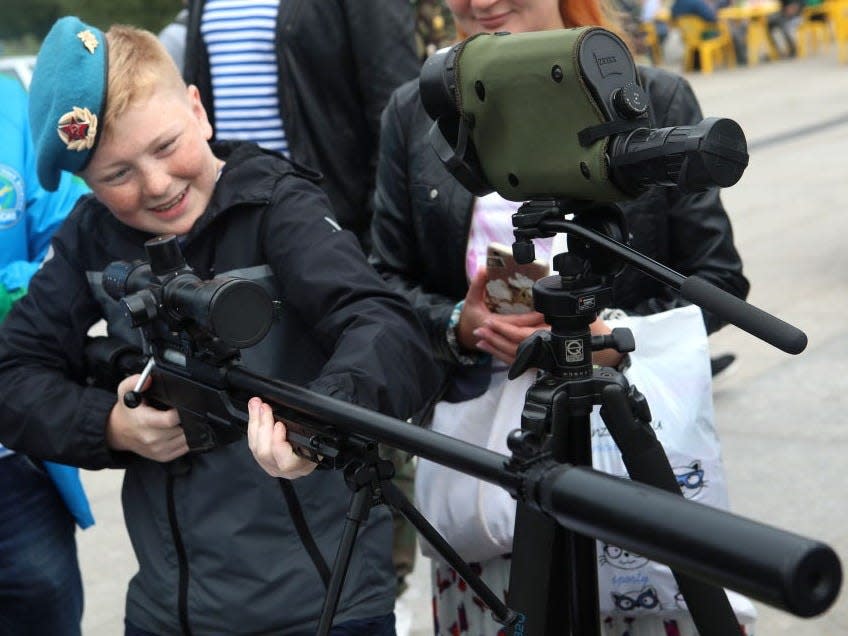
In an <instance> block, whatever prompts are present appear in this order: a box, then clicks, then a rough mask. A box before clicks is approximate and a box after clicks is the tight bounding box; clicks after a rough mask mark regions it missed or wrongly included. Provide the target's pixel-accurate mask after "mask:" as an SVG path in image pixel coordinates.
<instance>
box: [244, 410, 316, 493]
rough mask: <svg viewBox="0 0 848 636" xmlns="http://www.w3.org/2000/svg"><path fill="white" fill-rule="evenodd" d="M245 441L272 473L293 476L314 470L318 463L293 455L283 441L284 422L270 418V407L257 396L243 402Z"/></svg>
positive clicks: (271, 415)
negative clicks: (246, 417) (245, 412)
mask: <svg viewBox="0 0 848 636" xmlns="http://www.w3.org/2000/svg"><path fill="white" fill-rule="evenodd" d="M247 410H248V415H249V418H248V423H247V443H248V446H250V450H251V452H252V453H253V456H254V457H255V458H256V461H257V462H258V463H259V465H260V466H261V467H262V469H263V470H264V471H265V472H266V473H268V474H269V475H271V476H272V477H283V478H284V479H297V478H298V477H304V476H306V475H308V474H309V473H311V472H312V471H313V470H315V467H316V466H317V465H318V464H315V463H314V462H311V461H309V460H308V459H304V458H303V457H301V456H300V455H296V454H295V452H294V449H293V448H292V445H291V444H289V443H288V442H287V441H286V426H285V424H283V423H282V422H275V421H274V414H273V412H272V411H271V407H270V406H268V405H267V404H265V403H264V402H263V401H262V400H260V399H259V398H252V399H251V400H250V401H249V402H248V403H247Z"/></svg>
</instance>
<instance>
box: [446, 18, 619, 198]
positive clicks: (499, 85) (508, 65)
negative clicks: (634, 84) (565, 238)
mask: <svg viewBox="0 0 848 636" xmlns="http://www.w3.org/2000/svg"><path fill="white" fill-rule="evenodd" d="M593 31H602V32H604V33H605V34H607V35H609V36H610V37H612V38H616V39H618V38H617V36H615V35H613V34H612V33H609V32H608V31H605V30H604V29H600V28H598V27H581V28H576V29H556V30H553V31H535V32H530V33H516V34H503V35H490V34H480V35H478V36H475V37H472V38H470V39H469V40H468V41H466V43H465V45H464V48H463V49H462V51H461V52H460V53H459V59H458V60H457V68H458V71H457V93H458V97H459V103H460V105H461V112H462V115H463V117H465V119H466V121H469V122H473V123H472V125H471V126H470V128H471V133H470V135H471V140H472V141H473V143H474V146H475V148H476V149H477V156H478V157H479V161H480V166H481V168H482V170H483V173H484V175H485V177H486V179H487V181H488V182H489V183H490V184H491V185H492V187H494V188H495V190H497V191H498V193H499V194H500V195H501V196H503V197H504V198H505V199H509V200H511V201H525V200H527V199H534V198H537V199H543V198H573V199H581V200H588V201H598V202H611V201H620V200H622V199H626V198H629V197H626V196H625V195H624V194H622V192H621V191H620V190H618V189H617V188H616V187H615V185H613V183H612V182H611V181H610V180H609V175H608V173H607V161H606V158H605V156H606V151H607V143H608V138H607V137H604V138H602V139H600V140H598V141H596V142H595V143H593V144H592V145H590V146H588V147H585V148H584V147H583V146H581V145H580V143H579V141H578V139H577V134H578V133H579V132H580V131H581V130H583V129H584V128H588V127H591V126H596V125H598V124H602V123H604V122H606V121H607V118H606V117H605V115H604V114H603V112H602V111H601V109H600V108H599V107H598V105H597V104H596V103H595V97H593V95H592V94H591V92H590V89H589V87H588V86H587V85H586V83H585V80H584V78H583V76H582V74H581V69H580V62H579V59H578V57H579V52H580V46H581V43H582V42H583V40H584V39H585V38H586V36H587V35H588V34H590V33H592V32H593ZM621 46H622V49H623V50H624V51H625V52H626V51H627V49H626V46H625V45H624V44H623V43H622V44H621ZM628 55H629V53H628ZM556 66H558V67H559V68H560V69H561V70H562V75H561V80H560V81H556V80H555V79H554V75H555V72H554V71H553V69H554V67H556ZM581 163H582V164H584V165H585V168H582V167H581ZM586 168H587V169H588V170H586ZM587 174H588V176H586V175H587Z"/></svg>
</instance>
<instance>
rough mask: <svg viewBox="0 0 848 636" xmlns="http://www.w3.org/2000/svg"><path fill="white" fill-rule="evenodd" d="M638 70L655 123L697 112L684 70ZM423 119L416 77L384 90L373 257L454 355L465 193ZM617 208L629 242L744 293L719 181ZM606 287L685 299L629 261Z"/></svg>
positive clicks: (641, 298) (634, 299)
mask: <svg viewBox="0 0 848 636" xmlns="http://www.w3.org/2000/svg"><path fill="white" fill-rule="evenodd" d="M639 71H640V75H641V79H642V84H643V87H644V88H645V90H646V91H647V94H648V96H649V98H650V107H651V113H652V117H653V123H652V125H653V126H654V127H665V126H677V125H690V124H694V123H697V122H699V121H701V119H702V115H701V110H700V107H699V105H698V102H697V100H696V99H695V96H694V94H693V92H692V89H691V87H690V86H689V84H688V82H686V80H685V79H683V78H682V77H679V76H677V75H674V74H672V73H669V72H667V71H664V70H661V69H655V68H640V69H639ZM431 125H432V122H431V120H430V118H429V117H428V115H427V113H426V112H425V111H424V107H423V106H422V104H421V100H420V98H419V91H418V82H417V81H411V82H408V83H407V84H405V85H404V86H402V87H401V88H400V89H398V90H397V91H396V92H395V93H394V95H392V99H391V100H390V101H389V104H388V105H387V106H386V110H385V112H384V114H383V122H382V132H381V139H380V143H381V150H380V162H379V165H378V169H377V189H376V192H375V198H374V220H373V224H372V241H373V248H372V255H371V262H372V264H373V265H374V266H375V267H376V268H377V270H378V271H379V272H380V273H381V274H382V275H383V277H384V278H385V279H386V280H387V281H388V282H389V284H390V285H391V286H393V287H394V288H395V289H398V290H401V291H403V292H404V293H405V294H406V295H407V297H408V298H409V299H410V301H411V302H412V304H413V306H414V307H415V309H416V311H417V312H418V315H419V317H420V318H421V319H422V321H423V322H424V324H425V327H426V328H427V331H428V334H429V336H430V341H431V343H432V344H433V347H434V349H435V351H436V354H437V357H438V358H439V359H440V360H442V361H443V362H446V363H448V364H455V358H454V356H453V355H452V354H451V352H450V349H449V348H448V344H447V340H446V338H445V330H446V327H447V324H448V320H449V317H450V314H451V311H452V309H453V306H454V305H455V304H456V303H457V302H458V301H459V300H461V299H462V298H464V297H465V294H466V292H467V291H468V281H467V278H466V272H465V252H466V244H467V241H468V233H469V228H470V224H471V213H472V206H473V197H472V195H471V194H470V193H469V192H468V190H466V189H465V188H463V187H462V186H461V185H460V184H459V183H458V182H457V181H456V180H455V179H454V178H453V177H452V176H451V174H450V173H449V172H448V170H447V169H446V168H445V167H444V165H443V164H442V163H441V162H440V160H439V159H438V157H437V156H436V154H435V152H434V151H433V149H432V148H431V147H430V143H429V141H428V137H427V134H428V131H429V129H430V126H431ZM622 207H623V208H624V214H625V218H626V221H627V225H628V227H629V232H630V234H631V241H630V244H631V246H632V247H634V248H635V249H637V250H639V251H640V252H642V253H643V254H645V255H647V256H649V257H651V258H653V259H655V260H658V261H660V262H661V263H664V264H665V265H668V266H669V267H671V268H673V269H675V270H677V271H678V272H680V273H682V274H684V275H687V276H689V275H692V274H698V275H699V276H701V277H703V278H704V279H706V280H707V281H709V282H711V283H713V284H714V285H717V286H718V287H720V288H721V289H724V290H725V291H727V292H730V293H731V294H733V295H735V296H738V297H740V298H745V297H746V295H747V293H748V287H749V285H748V281H747V279H746V278H745V277H744V276H743V275H742V262H741V260H740V258H739V254H738V253H737V251H736V248H735V247H734V245H733V232H732V229H731V225H730V220H729V219H728V217H727V213H726V212H725V210H724V207H723V206H722V204H721V200H720V198H719V192H718V189H713V190H710V191H708V192H705V193H701V194H690V195H681V194H680V193H679V192H677V191H675V190H673V189H668V188H652V189H650V190H649V191H648V192H646V193H644V194H643V195H642V196H640V197H639V198H638V199H636V200H634V201H629V202H625V203H623V204H622ZM613 292H614V306H615V307H618V308H620V309H624V310H626V311H628V312H630V313H635V314H650V313H656V312H659V311H663V310H666V309H670V308H673V307H676V306H679V305H683V304H686V302H685V301H684V300H683V299H682V298H680V296H679V295H678V294H677V293H675V292H673V291H672V290H671V289H670V288H668V287H666V286H665V285H663V284H661V283H659V282H657V281H655V280H654V279H652V278H649V277H647V276H646V275H644V274H642V273H641V272H640V271H637V270H635V269H633V268H631V267H627V268H626V269H625V271H624V272H623V273H622V274H621V275H619V276H618V277H617V278H616V279H615V282H614V284H613ZM705 320H706V324H707V329H708V331H710V332H712V331H715V330H716V329H718V328H719V327H720V326H721V325H722V322H721V321H720V320H719V319H718V317H716V316H714V315H710V314H706V315H705Z"/></svg>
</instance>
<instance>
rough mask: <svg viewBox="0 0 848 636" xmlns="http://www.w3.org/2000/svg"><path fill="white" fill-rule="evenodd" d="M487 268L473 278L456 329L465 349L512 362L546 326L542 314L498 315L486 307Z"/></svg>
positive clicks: (481, 269)
mask: <svg viewBox="0 0 848 636" xmlns="http://www.w3.org/2000/svg"><path fill="white" fill-rule="evenodd" d="M486 280H487V279H486V269H485V268H480V269H479V270H477V274H476V275H475V276H474V278H473V279H472V280H471V285H470V286H469V288H468V293H467V294H466V295H465V303H464V304H463V306H462V314H461V315H460V318H459V326H458V328H457V340H458V341H459V344H460V345H462V346H463V347H464V348H465V349H470V350H472V351H475V350H476V351H483V352H484V353H489V354H491V355H493V356H495V357H496V358H498V359H499V360H502V361H504V362H506V363H507V364H512V361H513V360H515V352H516V350H517V349H518V345H519V344H521V341H522V340H524V339H525V338H526V337H527V336H529V335H530V334H532V333H533V332H534V331H537V330H538V329H544V328H546V327H547V325H545V322H544V317H543V316H542V314H540V313H539V312H536V311H532V312H529V313H526V314H496V313H494V312H493V311H491V310H490V309H489V308H488V307H487V306H486Z"/></svg>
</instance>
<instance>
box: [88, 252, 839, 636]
mask: <svg viewBox="0 0 848 636" xmlns="http://www.w3.org/2000/svg"><path fill="white" fill-rule="evenodd" d="M145 248H146V250H147V254H148V257H149V262H145V261H135V262H132V263H127V262H124V261H119V262H116V263H113V264H111V265H110V266H109V267H108V268H107V269H106V270H105V271H104V274H103V287H104V289H105V290H106V291H107V293H109V295H110V296H112V297H113V298H116V299H120V300H121V302H123V304H124V306H125V308H126V310H127V312H128V314H129V316H130V319H131V321H132V324H133V326H134V327H137V328H139V329H140V330H141V332H142V335H143V347H142V349H138V348H137V347H134V346H132V345H128V344H126V343H125V342H121V341H116V340H114V339H110V338H94V339H92V340H91V342H90V344H89V346H88V349H87V358H88V362H89V365H90V368H91V371H92V373H91V375H92V380H91V381H92V383H94V384H97V385H99V386H110V385H111V386H114V385H115V384H117V381H118V380H119V379H121V378H123V377H125V376H127V375H129V374H134V373H139V372H141V374H142V375H141V378H140V380H139V382H138V383H137V385H136V389H135V390H134V391H130V392H128V393H127V394H126V395H125V401H126V402H127V404H128V406H132V405H133V404H136V405H137V404H139V403H140V400H141V398H142V394H141V390H142V387H143V385H144V383H145V380H146V378H147V377H151V378H152V380H153V381H152V383H151V385H150V387H149V388H148V389H146V390H145V391H144V393H143V397H144V399H146V400H147V401H148V403H150V404H152V405H154V406H162V407H168V408H175V409H177V411H178V413H179V416H180V421H181V425H182V427H183V428H184V429H185V431H186V438H187V440H188V442H189V447H190V449H191V451H192V452H208V451H211V450H213V449H214V448H216V447H218V446H221V445H225V444H228V443H231V442H234V441H237V440H239V439H241V437H242V436H243V435H244V433H245V431H246V427H247V421H248V416H247V401H248V400H249V399H250V397H252V396H259V397H260V398H262V399H263V400H264V401H265V402H267V403H269V404H270V405H271V406H272V409H273V412H274V415H275V417H276V418H277V419H281V420H285V421H286V423H287V438H288V441H289V442H290V443H291V444H292V446H293V448H294V449H295V452H297V453H299V454H301V455H302V456H304V457H307V458H309V459H311V460H312V461H315V462H316V463H317V464H318V465H319V468H321V469H329V470H342V471H344V474H345V477H346V481H347V483H348V485H349V487H350V488H351V489H352V490H353V493H354V494H353V496H352V499H351V509H350V512H349V514H348V518H347V520H346V522H345V524H346V525H345V531H344V532H343V535H342V542H341V544H340V546H339V552H338V554H337V556H336V561H335V564H334V568H333V575H332V577H331V581H330V584H329V586H328V592H327V597H326V599H325V604H324V610H323V612H322V617H321V620H320V623H319V629H318V633H319V634H326V633H328V631H329V628H330V625H331V622H332V617H333V615H334V613H335V608H336V603H337V601H338V598H339V595H340V591H341V586H342V585H343V581H344V576H345V572H346V570H347V565H348V563H349V558H350V553H351V550H352V546H353V542H354V541H355V537H356V531H357V530H358V527H359V524H360V523H361V521H362V520H363V519H364V517H365V515H366V514H367V511H368V509H369V508H370V507H371V506H372V505H374V504H377V503H389V504H391V505H393V506H395V507H396V508H398V509H399V510H400V512H402V513H403V514H404V515H406V516H407V517H408V518H409V519H410V521H411V522H412V523H413V524H414V525H415V526H416V528H417V529H418V530H419V531H420V532H421V533H422V534H423V535H424V536H425V538H426V539H427V540H428V541H430V542H431V543H432V544H433V545H434V547H435V548H436V549H437V550H438V551H439V552H440V553H441V554H442V556H444V557H445V559H446V560H447V561H448V562H449V563H450V564H451V565H452V566H454V567H455V568H456V569H457V571H458V572H459V573H460V575H461V576H463V578H465V579H466V581H467V582H468V583H469V585H470V586H471V587H472V588H473V589H474V590H475V592H477V593H478V595H479V596H480V597H481V598H482V599H483V601H484V602H485V603H486V604H487V605H488V606H489V607H490V609H492V610H493V612H494V614H495V616H496V617H497V618H498V619H499V620H501V621H502V622H504V623H506V624H509V625H511V626H512V628H513V630H514V633H520V632H521V625H522V623H523V621H524V620H525V617H524V616H523V615H521V614H517V613H515V612H513V611H512V610H510V609H509V608H508V607H507V606H506V605H505V604H504V603H503V602H501V601H500V599H499V598H498V597H497V596H496V595H495V594H493V593H492V592H491V590H489V589H488V588H486V586H485V585H484V584H483V583H482V581H480V580H479V578H478V577H477V576H476V575H475V574H474V573H473V571H471V569H470V567H468V565H467V564H465V563H464V562H463V561H462V560H461V558H460V557H459V555H457V554H456V553H455V552H454V551H453V550H452V548H450V546H449V545H448V544H447V543H446V542H445V541H444V540H443V539H441V538H440V537H439V535H438V533H437V532H436V531H435V530H434V529H433V528H432V526H429V524H428V523H427V522H426V520H425V519H423V517H421V515H420V513H417V511H416V510H415V509H414V507H413V506H412V504H411V503H410V502H409V501H408V500H406V499H405V498H404V497H403V495H402V494H401V493H400V492H399V491H397V489H396V488H394V487H393V485H392V484H391V481H390V480H391V477H392V475H393V468H392V466H391V463H390V462H387V461H386V460H382V459H381V458H380V457H379V454H378V451H377V448H378V444H384V445H388V446H392V447H395V448H398V449H400V450H403V451H406V452H409V453H411V454H414V455H417V456H419V457H423V458H425V459H428V460H430V461H433V462H436V463H439V464H441V465H443V466H446V467H448V468H452V469H454V470H459V471H462V472H464V473H466V474H469V475H472V476H474V477H477V478H480V479H483V480H486V481H489V482H491V483H494V484H497V485H499V486H501V487H502V488H504V489H505V490H506V491H507V492H509V494H510V495H511V496H512V497H514V498H515V499H516V500H517V501H519V502H521V503H524V504H527V505H529V506H530V507H532V508H533V509H535V510H537V511H539V512H541V513H543V514H545V515H547V516H548V517H550V518H552V519H554V520H555V521H556V522H557V523H558V524H559V525H560V526H562V527H564V528H568V529H570V530H572V531H574V532H578V533H581V534H583V535H587V536H592V537H596V538H598V539H601V540H603V541H607V542H609V543H612V544H614V545H618V546H620V547H622V548H624V549H628V550H632V551H634V552H636V553H639V554H641V555H643V556H645V557H647V558H650V559H653V560H656V561H659V562H662V563H666V564H667V565H669V566H670V567H672V568H674V569H676V570H680V571H682V572H685V573H687V574H688V575H690V576H692V577H694V578H696V579H698V580H700V581H703V582H706V583H709V584H710V585H714V586H717V587H726V588H730V589H734V590H737V591H739V592H740V593H742V594H746V595H748V596H750V597H752V598H754V599H757V600H759V601H761V602H763V603H766V604H769V605H772V606H774V607H777V608H779V609H782V610H784V611H787V612H791V613H793V614H795V615H798V616H803V617H809V616H815V615H817V614H820V613H822V612H824V611H825V610H826V609H827V608H828V607H829V606H830V605H831V604H832V603H833V602H834V600H835V598H836V596H837V594H838V591H839V588H840V586H841V580H842V572H841V565H840V562H839V558H838V557H837V555H836V553H835V551H834V550H833V549H832V548H831V547H829V546H827V545H826V544H824V543H822V542H819V541H815V540H813V539H808V538H805V537H802V536H799V535H796V534H793V533H790V532H786V531H784V530H780V529H778V528H774V527H770V526H767V525H765V524H761V523H758V522H756V521H753V520H749V519H745V518H743V517H740V516H738V515H734V514H732V513H729V512H726V511H722V510H718V509H714V508H710V507H707V506H704V505H701V504H698V503H696V502H693V501H689V500H686V499H684V498H683V497H680V496H677V495H674V494H671V493H669V492H665V491H662V490H659V489H657V488H653V487H651V486H647V485H645V484H640V483H637V482H633V481H629V480H626V479H621V478H617V477H612V476H609V475H605V474H603V473H600V472H597V471H595V470H593V469H591V468H586V467H576V466H572V465H569V464H565V463H560V462H557V461H555V460H554V459H553V458H552V457H551V454H550V453H548V452H544V451H543V450H542V452H540V450H541V449H542V448H543V444H542V440H534V439H533V433H532V432H531V431H521V430H517V431H514V432H513V434H511V436H510V438H509V443H508V446H509V448H510V450H511V451H512V456H507V455H502V454H499V453H495V452H493V451H489V450H486V449H483V448H480V447H477V446H474V445H472V444H468V443H465V442H462V441H459V440H456V439H453V438H450V437H447V436H445V435H441V434H439V433H435V432H433V431H428V430H426V429H424V428H419V427H416V426H412V425H410V424H409V423H408V422H404V421H402V420H399V419H396V418H392V417H389V416H386V415H382V414H380V413H376V412H373V411H371V410H369V409H366V408H363V407H360V406H357V405H354V404H349V403H347V402H343V401H340V400H337V399H335V398H331V397H328V396H324V395H320V394H318V393H315V392H313V391H309V390H308V389H305V388H303V387H299V386H296V385H293V384H290V383H287V382H283V381H280V380H276V379H273V378H267V377H264V376H262V375H261V374H258V373H255V372H253V371H251V370H250V369H247V368H245V367H244V366H242V364H241V362H240V355H239V349H240V348H244V347H247V346H251V345H253V344H256V343H258V342H259V341H260V340H261V339H262V338H263V337H264V336H265V334H266V333H267V331H268V330H269V328H270V324H271V322H272V320H273V314H274V302H273V301H272V300H271V299H270V297H268V296H267V294H266V293H265V292H264V290H263V288H262V287H260V286H259V285H258V284H256V283H253V282H252V281H247V280H243V279H238V278H232V277H218V278H214V279H212V280H209V281H203V280H201V279H200V278H199V277H197V276H196V275H195V274H194V272H193V270H191V268H189V267H188V266H187V265H186V263H185V261H184V260H183V258H182V255H181V253H180V252H179V246H178V244H177V242H176V238H175V237H173V236H165V237H157V238H155V239H151V240H150V241H148V242H147V243H146V244H145ZM625 410H626V409H625ZM528 448H531V449H533V452H527V449H528ZM634 501H638V502H639V505H638V506H634V505H633V502H634ZM692 528H701V529H702V531H701V532H700V533H699V534H697V535H694V534H692Z"/></svg>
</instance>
